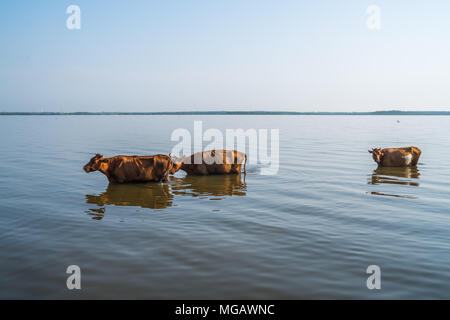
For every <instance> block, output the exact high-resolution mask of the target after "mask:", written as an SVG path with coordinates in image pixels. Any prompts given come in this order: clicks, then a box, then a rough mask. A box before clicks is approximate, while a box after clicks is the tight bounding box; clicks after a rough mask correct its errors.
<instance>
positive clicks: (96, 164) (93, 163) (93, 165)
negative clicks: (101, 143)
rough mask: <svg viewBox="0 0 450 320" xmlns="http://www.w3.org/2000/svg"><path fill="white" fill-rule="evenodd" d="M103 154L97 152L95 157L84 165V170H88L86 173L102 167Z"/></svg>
mask: <svg viewBox="0 0 450 320" xmlns="http://www.w3.org/2000/svg"><path fill="white" fill-rule="evenodd" d="M102 160H103V156H102V155H101V154H99V153H97V154H96V155H95V156H94V157H92V158H91V160H89V162H88V163H86V165H85V166H84V167H83V170H84V171H86V173H89V172H92V171H97V170H98V169H100V165H101V163H102Z"/></svg>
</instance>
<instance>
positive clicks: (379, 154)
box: [369, 148, 384, 164]
mask: <svg viewBox="0 0 450 320" xmlns="http://www.w3.org/2000/svg"><path fill="white" fill-rule="evenodd" d="M369 153H371V154H372V158H373V160H374V161H375V162H376V163H378V164H381V158H383V156H384V152H383V150H381V149H380V148H373V149H372V150H369Z"/></svg>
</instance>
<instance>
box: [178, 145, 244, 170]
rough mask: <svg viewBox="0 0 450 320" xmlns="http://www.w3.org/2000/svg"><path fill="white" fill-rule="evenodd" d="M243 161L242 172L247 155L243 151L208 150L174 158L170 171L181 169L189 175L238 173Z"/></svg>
mask: <svg viewBox="0 0 450 320" xmlns="http://www.w3.org/2000/svg"><path fill="white" fill-rule="evenodd" d="M196 159H197V161H196ZM244 160H245V162H244ZM243 162H244V173H246V170H245V165H246V164H247V155H246V154H245V153H242V152H239V151H236V150H210V151H204V152H198V153H194V154H193V155H191V156H190V157H184V158H183V159H181V160H178V161H177V160H175V161H174V167H173V169H172V170H171V173H172V174H173V173H175V172H177V171H178V170H180V169H181V170H183V171H186V173H187V174H189V175H207V174H230V173H234V174H240V173H241V168H242V163H243Z"/></svg>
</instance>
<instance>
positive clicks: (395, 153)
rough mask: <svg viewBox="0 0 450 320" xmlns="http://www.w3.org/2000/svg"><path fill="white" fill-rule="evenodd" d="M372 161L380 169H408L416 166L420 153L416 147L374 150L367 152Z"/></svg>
mask: <svg viewBox="0 0 450 320" xmlns="http://www.w3.org/2000/svg"><path fill="white" fill-rule="evenodd" d="M369 152H370V153H371V154H372V157H373V160H374V161H375V162H376V163H378V166H380V167H409V166H412V167H413V166H417V163H418V162H419V157H420V154H421V153H422V151H420V149H419V148H417V147H413V146H411V147H405V148H385V149H379V148H374V149H372V150H369Z"/></svg>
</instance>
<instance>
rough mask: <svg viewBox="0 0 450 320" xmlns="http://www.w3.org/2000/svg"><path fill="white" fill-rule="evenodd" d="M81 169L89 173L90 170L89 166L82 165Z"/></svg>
mask: <svg viewBox="0 0 450 320" xmlns="http://www.w3.org/2000/svg"><path fill="white" fill-rule="evenodd" d="M83 170H84V172H86V173H89V172H90V171H91V168H89V167H88V166H84V167H83Z"/></svg>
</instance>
